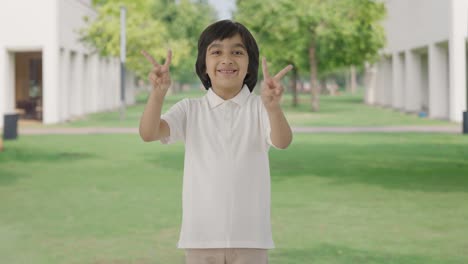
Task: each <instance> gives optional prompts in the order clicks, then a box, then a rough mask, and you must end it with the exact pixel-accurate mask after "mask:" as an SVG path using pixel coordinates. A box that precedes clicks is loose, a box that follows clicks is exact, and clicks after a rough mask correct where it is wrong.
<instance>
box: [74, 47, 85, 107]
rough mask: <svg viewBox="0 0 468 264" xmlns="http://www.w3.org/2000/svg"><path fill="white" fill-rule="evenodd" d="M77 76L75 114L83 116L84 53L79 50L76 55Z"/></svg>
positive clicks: (75, 72)
mask: <svg viewBox="0 0 468 264" xmlns="http://www.w3.org/2000/svg"><path fill="white" fill-rule="evenodd" d="M74 70H75V71H74V73H73V74H74V75H75V76H76V78H75V93H74V94H75V98H73V100H74V101H75V115H77V116H82V115H83V114H84V111H83V99H84V98H83V77H84V73H83V54H82V53H80V52H77V53H76V55H75V69H74Z"/></svg>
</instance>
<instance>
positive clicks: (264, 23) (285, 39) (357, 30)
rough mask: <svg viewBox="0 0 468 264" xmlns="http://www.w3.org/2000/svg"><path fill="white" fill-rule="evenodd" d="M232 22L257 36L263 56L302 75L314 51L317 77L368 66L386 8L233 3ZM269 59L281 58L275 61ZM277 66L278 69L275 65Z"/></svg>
mask: <svg viewBox="0 0 468 264" xmlns="http://www.w3.org/2000/svg"><path fill="white" fill-rule="evenodd" d="M237 5H238V7H237V14H236V16H235V17H236V19H237V20H239V21H240V22H242V23H244V24H246V26H248V27H249V28H250V29H251V30H252V31H254V32H255V33H256V36H257V37H258V41H259V42H260V43H262V49H263V52H264V54H265V55H267V56H271V57H272V59H274V60H277V61H278V62H281V61H292V63H293V64H294V65H295V66H296V67H298V68H299V69H300V72H302V73H304V71H306V70H307V69H308V68H309V67H310V65H309V63H310V62H309V54H308V49H309V47H311V45H314V46H315V47H316V52H317V54H316V56H317V62H318V70H319V73H321V74H326V73H327V72H330V71H334V70H337V69H339V68H342V67H346V66H350V65H362V64H363V63H364V62H365V61H373V60H375V58H376V55H377V52H378V50H379V49H381V48H382V47H383V45H384V43H385V38H384V31H383V28H382V26H381V25H380V24H379V22H380V20H381V19H383V17H384V15H385V6H384V4H383V3H378V2H376V1H373V0H324V1H319V0H298V1H290V0H271V1H269V4H268V5H265V4H264V3H263V2H262V1H261V0H250V1H246V0H242V1H241V0H238V1H237ZM273 57H281V58H280V59H276V58H273ZM280 67H281V65H280Z"/></svg>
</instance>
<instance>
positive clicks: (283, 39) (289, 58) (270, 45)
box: [234, 0, 307, 106]
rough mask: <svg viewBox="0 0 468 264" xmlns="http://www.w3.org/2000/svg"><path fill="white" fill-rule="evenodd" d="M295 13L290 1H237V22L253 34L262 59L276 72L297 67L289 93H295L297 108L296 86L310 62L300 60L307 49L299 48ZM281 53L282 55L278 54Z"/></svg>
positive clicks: (294, 104)
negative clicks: (288, 66) (293, 17)
mask: <svg viewBox="0 0 468 264" xmlns="http://www.w3.org/2000/svg"><path fill="white" fill-rule="evenodd" d="M294 9H295V7H294V3H292V2H291V1H272V2H271V3H270V4H269V5H265V4H264V2H262V1H261V0H250V1H239V0H238V1H237V12H236V14H235V16H234V18H235V19H236V20H237V21H239V22H241V23H242V24H244V25H245V26H246V27H248V28H249V29H250V30H251V31H252V34H253V35H254V36H255V38H256V39H257V41H258V44H259V46H260V51H261V54H262V56H265V57H266V58H267V59H268V60H269V62H270V65H271V67H270V68H271V69H272V70H273V71H279V70H280V69H282V68H283V67H284V66H286V65H287V64H291V65H293V66H294V68H293V69H292V70H291V77H290V89H291V91H292V93H293V101H292V105H293V106H297V87H296V83H297V80H298V78H299V75H300V74H301V73H302V72H303V70H306V69H307V60H305V58H304V57H303V56H301V55H302V54H303V50H301V49H302V47H303V46H304V45H298V44H297V41H300V40H301V38H300V36H298V34H299V31H298V30H297V29H298V27H297V24H296V22H297V21H296V20H295V19H292V17H291V16H292V15H293V14H294ZM271 17H274V18H275V19H271ZM291 40H295V41H291ZM278 51H281V53H280V54H278Z"/></svg>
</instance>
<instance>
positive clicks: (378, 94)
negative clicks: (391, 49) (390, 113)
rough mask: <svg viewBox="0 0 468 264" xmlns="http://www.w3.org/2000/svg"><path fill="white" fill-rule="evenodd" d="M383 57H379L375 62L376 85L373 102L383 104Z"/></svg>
mask: <svg viewBox="0 0 468 264" xmlns="http://www.w3.org/2000/svg"><path fill="white" fill-rule="evenodd" d="M383 60H384V59H383V58H381V59H380V61H379V62H378V63H377V83H376V84H377V85H376V86H375V103H376V105H383V104H384V102H383V91H384V86H385V66H384V64H385V63H384V61H383Z"/></svg>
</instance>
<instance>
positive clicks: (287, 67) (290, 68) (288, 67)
mask: <svg viewBox="0 0 468 264" xmlns="http://www.w3.org/2000/svg"><path fill="white" fill-rule="evenodd" d="M292 68H293V66H292V65H291V64H289V65H288V66H286V67H285V68H284V69H282V70H281V71H280V72H278V73H277V74H276V75H275V77H274V79H276V80H278V81H279V80H281V78H283V76H284V75H286V73H288V72H289V71H290V70H292Z"/></svg>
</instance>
